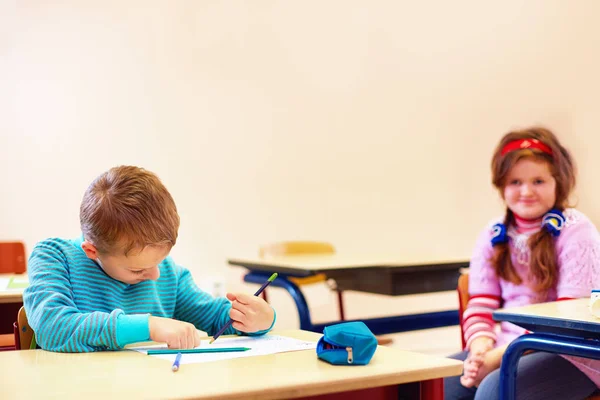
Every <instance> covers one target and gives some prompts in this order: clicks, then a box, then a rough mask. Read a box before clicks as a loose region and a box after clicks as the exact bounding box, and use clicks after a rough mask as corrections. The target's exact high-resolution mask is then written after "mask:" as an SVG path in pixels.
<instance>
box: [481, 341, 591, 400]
mask: <svg viewBox="0 0 600 400" xmlns="http://www.w3.org/2000/svg"><path fill="white" fill-rule="evenodd" d="M499 390H500V369H497V370H495V371H493V372H492V373H490V374H489V375H488V376H486V377H485V378H484V379H483V381H482V382H481V384H480V385H479V388H478V389H477V395H476V396H475V399H476V400H495V399H498V398H499V395H498V391H499ZM596 390H597V387H596V384H595V383H594V382H592V381H591V380H590V379H589V378H588V377H587V376H586V375H585V374H584V373H583V372H581V371H580V370H579V369H578V368H577V367H575V366H574V365H573V364H571V363H570V362H569V361H567V360H565V359H564V358H562V357H561V356H559V355H558V354H553V353H543V352H536V353H532V354H528V355H526V356H523V357H521V359H520V361H519V366H518V368H517V399H518V400H538V399H539V400H542V399H561V400H582V399H585V398H586V397H587V396H589V395H591V394H592V393H593V392H594V391H596Z"/></svg>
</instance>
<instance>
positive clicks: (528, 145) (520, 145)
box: [501, 139, 552, 155]
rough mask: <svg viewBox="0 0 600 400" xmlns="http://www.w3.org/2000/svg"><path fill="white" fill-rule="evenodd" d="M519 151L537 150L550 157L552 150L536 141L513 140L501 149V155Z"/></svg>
mask: <svg viewBox="0 0 600 400" xmlns="http://www.w3.org/2000/svg"><path fill="white" fill-rule="evenodd" d="M521 149H538V150H541V151H543V152H544V153H546V154H549V155H552V149H551V148H550V147H548V146H546V145H545V144H544V143H542V142H540V141H539V140H537V139H519V140H513V141H512V142H509V143H508V144H507V145H506V146H504V147H503V148H502V153H501V154H502V155H505V154H506V153H510V152H511V151H515V150H521Z"/></svg>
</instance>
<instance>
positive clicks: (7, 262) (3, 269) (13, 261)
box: [0, 242, 27, 274]
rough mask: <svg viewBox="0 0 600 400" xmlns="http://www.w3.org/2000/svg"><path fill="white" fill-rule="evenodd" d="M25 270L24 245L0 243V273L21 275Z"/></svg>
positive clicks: (20, 243)
mask: <svg viewBox="0 0 600 400" xmlns="http://www.w3.org/2000/svg"><path fill="white" fill-rule="evenodd" d="M26 270H27V266H26V260H25V245H24V244H23V243H22V242H0V273H2V274H23V273H25V271H26Z"/></svg>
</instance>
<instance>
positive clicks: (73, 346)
mask: <svg viewBox="0 0 600 400" xmlns="http://www.w3.org/2000/svg"><path fill="white" fill-rule="evenodd" d="M28 273H29V282H30V284H29V287H27V288H26V289H25V291H24V293H23V303H24V306H25V310H26V313H27V319H28V322H29V325H30V326H31V328H32V329H33V331H34V332H35V337H36V341H37V343H38V344H39V345H40V346H41V347H42V348H43V349H45V350H50V351H57V352H67V353H74V352H91V351H99V350H116V349H119V348H121V347H122V346H123V345H124V344H127V343H124V342H122V343H119V338H121V339H123V341H129V342H133V341H141V340H147V339H148V338H149V334H148V329H147V325H148V316H147V315H146V316H143V315H141V316H140V315H131V316H129V315H125V314H124V313H123V311H122V310H120V309H116V310H113V311H112V312H110V313H105V312H90V313H82V312H80V311H79V310H78V309H77V306H76V305H75V302H74V300H73V291H72V289H71V283H70V280H69V272H68V265H67V260H66V257H65V256H64V254H63V253H62V251H61V250H60V246H58V245H56V244H55V243H53V242H52V241H46V242H42V243H39V244H38V245H37V246H36V247H35V248H34V249H33V251H32V254H31V257H30V259H29V265H28ZM119 326H124V327H125V328H124V329H123V335H118V334H117V331H118V327H119Z"/></svg>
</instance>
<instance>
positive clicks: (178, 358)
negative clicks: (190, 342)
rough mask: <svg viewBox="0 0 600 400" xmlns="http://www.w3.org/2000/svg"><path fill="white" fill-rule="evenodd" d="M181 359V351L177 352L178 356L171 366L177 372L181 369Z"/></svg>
mask: <svg viewBox="0 0 600 400" xmlns="http://www.w3.org/2000/svg"><path fill="white" fill-rule="evenodd" d="M180 361H181V353H177V356H176V357H175V361H173V366H172V367H171V370H172V371H173V372H177V371H178V370H179V362H180Z"/></svg>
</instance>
